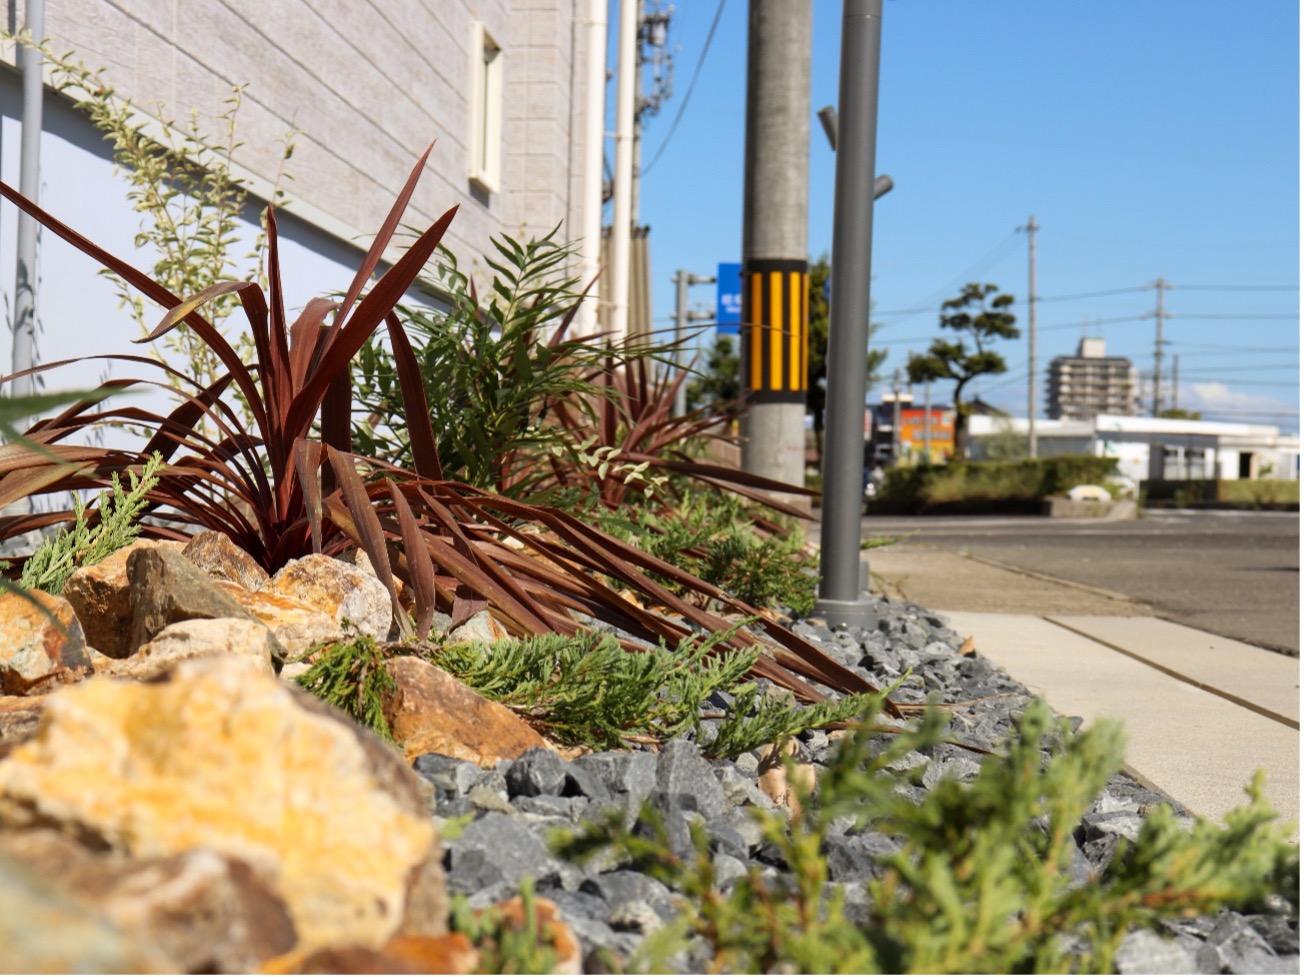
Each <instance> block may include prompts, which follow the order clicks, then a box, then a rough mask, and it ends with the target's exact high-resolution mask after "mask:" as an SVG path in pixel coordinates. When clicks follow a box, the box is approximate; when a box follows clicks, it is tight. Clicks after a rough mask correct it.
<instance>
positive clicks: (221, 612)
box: [100, 547, 249, 651]
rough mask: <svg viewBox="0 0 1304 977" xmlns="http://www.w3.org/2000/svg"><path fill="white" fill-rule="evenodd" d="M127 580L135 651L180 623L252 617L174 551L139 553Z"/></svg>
mask: <svg viewBox="0 0 1304 977" xmlns="http://www.w3.org/2000/svg"><path fill="white" fill-rule="evenodd" d="M127 580H128V581H129V582H130V585H131V648H132V650H133V651H134V650H135V649H137V648H139V647H140V646H141V645H143V644H145V643H146V642H148V641H150V640H152V639H153V638H154V636H155V635H157V634H158V633H159V632H160V631H162V630H163V629H164V628H166V627H167V626H168V625H169V624H176V623H177V622H178V621H193V620H195V619H196V618H215V617H243V618H247V617H249V614H248V613H247V612H246V611H245V610H244V609H243V608H242V607H241V606H240V605H239V604H237V603H236V602H235V601H234V600H232V599H231V598H230V597H228V596H227V595H226V593H224V592H223V591H222V590H221V588H219V587H218V585H217V584H216V583H215V582H214V581H212V580H210V579H209V578H208V575H207V574H205V573H204V572H203V571H202V570H200V569H199V568H198V567H197V566H195V565H194V564H193V563H191V562H190V561H189V560H187V559H186V558H185V557H184V556H182V555H181V554H180V553H177V552H175V551H173V550H168V549H163V548H160V547H150V548H146V549H138V550H136V551H135V552H133V553H132V554H131V555H130V556H128V557H127ZM100 650H101V651H102V650H103V649H100Z"/></svg>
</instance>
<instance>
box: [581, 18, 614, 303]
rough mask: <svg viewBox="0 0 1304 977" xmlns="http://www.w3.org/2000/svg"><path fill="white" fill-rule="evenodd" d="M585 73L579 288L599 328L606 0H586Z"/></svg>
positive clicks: (605, 82) (604, 126) (604, 124)
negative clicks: (585, 293) (583, 290)
mask: <svg viewBox="0 0 1304 977" xmlns="http://www.w3.org/2000/svg"><path fill="white" fill-rule="evenodd" d="M582 23H583V25H584V43H585V47H586V52H585V73H584V88H585V91H584V104H585V108H584V190H583V194H584V233H583V235H582V237H581V238H580V254H579V259H580V287H581V288H588V287H590V285H592V289H593V292H592V300H591V301H590V302H588V303H586V305H587V308H586V309H585V310H584V311H583V312H582V313H581V314H582V315H583V316H584V320H585V322H586V323H587V324H588V325H589V326H590V327H591V328H596V327H597V325H598V321H599V320H598V307H599V304H600V302H599V298H598V296H599V294H600V289H599V288H598V286H597V283H596V282H595V279H596V278H597V277H598V275H599V274H600V273H601V270H602V155H603V154H602V150H603V142H604V140H605V133H606V128H607V127H606V95H607V0H588V17H587V19H585V20H584V21H583V22H582Z"/></svg>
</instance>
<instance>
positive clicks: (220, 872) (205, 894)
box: [0, 830, 296, 973]
mask: <svg viewBox="0 0 1304 977" xmlns="http://www.w3.org/2000/svg"><path fill="white" fill-rule="evenodd" d="M0 852H2V853H3V855H5V856H9V857H11V858H13V860H14V861H15V862H17V863H18V864H20V865H22V866H23V868H24V869H25V870H27V871H29V872H33V873H35V874H36V875H38V876H40V877H41V878H46V879H50V880H52V881H53V882H54V884H55V885H56V886H57V887H58V889H59V890H60V892H61V893H62V894H64V895H65V896H66V897H67V898H68V899H70V900H72V901H73V902H76V903H80V906H76V907H73V908H72V911H71V912H69V918H68V919H67V920H65V921H63V922H61V923H60V925H59V927H58V928H56V929H55V930H52V932H58V931H61V929H62V926H63V925H66V923H67V922H71V921H72V920H74V919H76V918H94V917H96V916H100V917H103V918H104V919H106V920H107V921H109V922H110V923H112V924H113V925H115V926H116V927H117V928H119V929H120V930H121V931H122V932H123V933H125V934H129V935H131V936H132V937H134V939H135V941H136V942H137V943H138V944H140V945H142V946H147V947H152V948H154V949H155V950H158V951H160V952H161V953H163V954H164V955H165V956H166V958H167V959H168V960H170V961H172V962H173V963H174V964H175V966H176V969H177V970H178V971H179V972H181V973H252V972H254V971H255V970H257V969H258V966H259V964H260V963H261V962H262V961H263V960H265V959H267V958H268V957H272V956H274V955H276V954H280V953H285V952H286V951H287V950H290V949H292V948H293V947H294V945H295V942H296V935H295V931H294V925H293V922H292V921H291V919H290V916H289V913H288V912H287V911H286V908H285V904H284V903H283V902H282V901H281V900H280V898H279V897H278V896H277V895H276V894H275V893H273V892H272V891H271V890H270V889H269V888H268V887H267V885H266V883H265V882H264V881H263V880H262V879H260V878H259V877H258V876H257V874H256V873H255V872H254V871H253V870H252V869H251V868H250V867H249V866H248V865H246V864H245V863H243V862H241V861H240V860H239V859H234V858H229V857H227V856H224V855H219V854H217V853H216V852H213V851H208V850H205V849H200V848H197V849H192V850H191V851H188V852H185V853H183V854H180V855H173V856H170V857H167V858H131V857H128V856H123V855H120V854H117V853H113V852H109V853H95V852H91V851H89V850H88V849H86V848H85V847H83V846H82V845H80V844H78V843H77V842H76V841H74V840H72V839H71V838H67V837H65V836H63V835H60V834H58V833H55V832H52V831H41V830H37V831H19V832H6V833H5V835H4V836H3V837H0Z"/></svg>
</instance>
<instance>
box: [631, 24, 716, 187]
mask: <svg viewBox="0 0 1304 977" xmlns="http://www.w3.org/2000/svg"><path fill="white" fill-rule="evenodd" d="M725 2H726V0H720V4H719V6H717V7H716V8H715V19H714V20H712V21H711V29H710V30H709V31H707V32H706V42H705V43H704V44H703V45H702V53H701V54H700V55H698V58H697V66H696V67H694V68H693V77H692V78H690V79H689V80H688V88H687V89H685V91H684V100H683V101H682V102H680V103H679V111H678V112H676V113H675V118H674V120H673V121H672V122H671V123H670V128H669V129H668V130H666V137H665V138H664V139H662V140H661V145H660V146H658V147H657V151H656V152H655V153H653V154H652V159H651V160H650V161H649V162H648V164H647V165H646V166H644V167H642V168H641V169H640V170H639V176H641V177H642V176H647V175H648V174H649V173H651V172H652V167H653V166H655V165H656V162H657V160H659V159H660V158H661V154H662V153H663V152H665V150H666V147H667V146H668V145H670V139H671V137H672V136H673V135H674V134H675V129H677V128H678V127H679V120H680V119H682V118H683V117H684V110H685V109H687V108H688V103H689V101H690V100H691V99H692V97H693V89H694V87H696V85H697V76H698V75H700V74H701V73H702V65H704V64H706V56H707V54H708V53H709V52H710V50H711V40H712V39H713V38H714V37H715V29H716V28H717V27H718V26H719V25H720V15H721V14H723V13H724V5H725Z"/></svg>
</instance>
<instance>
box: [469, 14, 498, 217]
mask: <svg viewBox="0 0 1304 977" xmlns="http://www.w3.org/2000/svg"><path fill="white" fill-rule="evenodd" d="M470 108H471V111H470V116H471V132H470V136H469V140H470V141H469V143H468V147H467V148H468V153H467V156H468V159H469V163H470V177H471V182H472V183H474V184H476V185H478V186H479V187H480V189H482V190H484V191H486V192H489V193H493V192H495V191H497V190H498V181H499V174H500V170H501V166H502V141H503V49H502V48H500V47H499V46H498V43H497V42H496V41H495V40H494V39H493V37H491V36H490V34H489V32H488V31H487V30H485V29H484V24H481V23H478V22H477V23H475V24H472V25H471V106H470Z"/></svg>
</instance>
